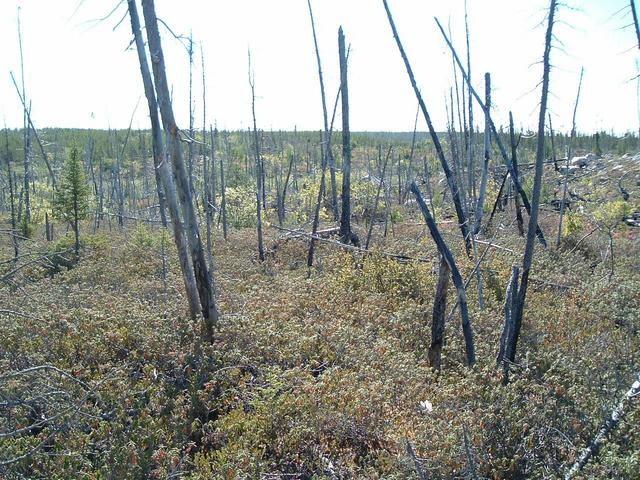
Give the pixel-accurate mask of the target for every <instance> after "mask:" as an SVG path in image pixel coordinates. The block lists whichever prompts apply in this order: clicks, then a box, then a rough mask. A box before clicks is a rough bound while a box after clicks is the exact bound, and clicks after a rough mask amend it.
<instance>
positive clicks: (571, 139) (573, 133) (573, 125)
mask: <svg viewBox="0 0 640 480" xmlns="http://www.w3.org/2000/svg"><path fill="white" fill-rule="evenodd" d="M583 76H584V67H582V68H581V69H580V81H579V82H578V93H577V95H576V103H575V104H574V106H573V119H572V121H571V136H570V137H569V148H568V149H567V167H566V169H565V172H564V182H563V186H562V202H561V203H560V220H559V221H558V237H557V239H556V248H558V247H559V246H560V240H562V220H563V218H564V208H565V203H566V202H567V187H568V186H569V162H570V161H571V160H570V158H571V153H572V152H571V150H572V147H573V142H574V140H575V138H576V113H577V112H578V102H579V101H580V90H581V89H582V77H583Z"/></svg>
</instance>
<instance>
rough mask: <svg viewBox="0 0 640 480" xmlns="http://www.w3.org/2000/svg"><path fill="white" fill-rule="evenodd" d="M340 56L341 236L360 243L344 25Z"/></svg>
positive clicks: (340, 41) (339, 37)
mask: <svg viewBox="0 0 640 480" xmlns="http://www.w3.org/2000/svg"><path fill="white" fill-rule="evenodd" d="M338 51H339V57H340V90H341V94H340V95H341V97H342V216H341V218H340V237H341V239H342V242H343V243H352V244H354V245H356V246H358V244H359V243H360V242H359V241H358V237H357V236H356V235H354V234H353V232H352V231H351V132H350V131H349V87H348V82H347V56H346V49H345V46H344V34H343V32H342V27H340V29H339V30H338Z"/></svg>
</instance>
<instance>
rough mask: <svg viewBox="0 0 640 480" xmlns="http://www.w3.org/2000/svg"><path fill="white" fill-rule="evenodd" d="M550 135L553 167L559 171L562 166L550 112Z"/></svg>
mask: <svg viewBox="0 0 640 480" xmlns="http://www.w3.org/2000/svg"><path fill="white" fill-rule="evenodd" d="M549 135H550V137H551V158H552V159H553V168H554V169H555V171H556V172H559V171H560V168H559V167H558V158H557V157H556V143H555V135H554V134H553V124H552V123H551V114H550V113H549ZM596 135H597V134H596Z"/></svg>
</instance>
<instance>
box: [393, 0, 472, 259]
mask: <svg viewBox="0 0 640 480" xmlns="http://www.w3.org/2000/svg"><path fill="white" fill-rule="evenodd" d="M382 3H383V4H384V8H385V10H386V12H387V18H388V19H389V25H391V30H392V31H393V37H394V38H395V40H396V43H397V45H398V49H399V50H400V55H401V56H402V59H403V60H404V64H405V67H406V69H407V74H408V75H409V80H410V81H411V85H412V86H413V90H414V92H415V94H416V97H417V98H418V102H419V103H420V109H421V110H422V114H423V115H424V118H425V120H426V122H427V127H428V128H429V134H430V135H431V140H432V141H433V145H434V146H435V149H436V153H437V154H438V159H439V160H440V165H441V166H442V170H443V171H444V174H445V177H446V178H447V184H448V186H449V189H450V190H451V198H452V199H453V204H454V206H455V209H456V214H457V216H458V224H459V226H460V231H461V232H462V236H463V238H464V242H465V249H466V251H467V255H469V256H470V255H471V252H472V246H471V238H470V236H469V224H468V222H467V218H466V215H465V213H464V209H463V208H462V202H461V201H460V192H459V190H458V185H457V183H456V180H455V178H454V176H453V173H452V172H451V169H450V168H449V165H448V164H447V160H446V159H445V156H444V150H443V149H442V144H441V143H440V139H439V138H438V134H437V133H436V131H435V129H434V127H433V124H432V123H431V117H430V116H429V112H428V111H427V106H426V104H425V103H424V100H423V99H422V95H421V94H420V89H419V88H418V84H417V83H416V80H415V78H414V76H413V70H412V69H411V65H410V64H409V59H408V57H407V55H406V53H405V51H404V48H403V47H402V43H401V42H400V37H399V36H398V31H397V30H396V26H395V23H394V22H393V17H392V15H391V11H390V10H389V6H388V5H387V0H382Z"/></svg>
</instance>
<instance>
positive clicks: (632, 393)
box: [564, 375, 640, 480]
mask: <svg viewBox="0 0 640 480" xmlns="http://www.w3.org/2000/svg"><path fill="white" fill-rule="evenodd" d="M638 395H640V375H638V376H637V378H636V381H635V382H633V384H632V385H631V388H630V389H629V390H627V393H625V395H624V397H623V398H622V400H620V403H618V405H617V406H616V408H615V409H614V410H613V412H611V416H610V417H609V418H607V420H606V421H605V424H604V425H603V426H602V428H601V429H600V430H599V431H598V434H597V435H596V436H595V438H594V439H593V441H592V442H591V444H590V445H589V446H588V447H587V448H585V449H584V451H583V452H582V454H581V455H580V458H578V460H577V461H576V463H574V464H573V466H572V467H571V469H570V470H569V471H568V472H567V474H566V475H565V477H564V478H565V480H570V479H571V478H573V476H574V475H576V474H577V473H578V472H579V471H580V470H582V469H583V468H584V466H585V465H586V464H587V463H589V460H591V458H592V457H594V456H595V455H597V454H598V451H599V450H600V447H601V446H602V445H603V444H604V442H605V440H606V439H607V435H609V433H610V432H611V431H612V430H613V429H614V428H616V426H617V425H618V423H619V422H620V420H621V419H622V416H623V415H624V409H625V406H626V404H627V403H628V402H630V401H631V400H632V399H633V398H634V397H637V396H638Z"/></svg>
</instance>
